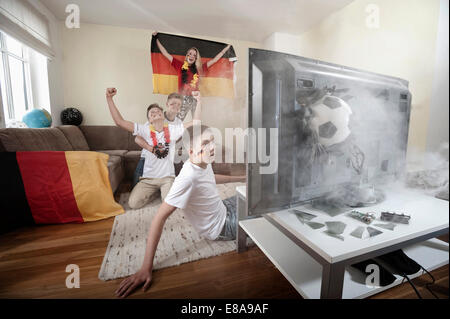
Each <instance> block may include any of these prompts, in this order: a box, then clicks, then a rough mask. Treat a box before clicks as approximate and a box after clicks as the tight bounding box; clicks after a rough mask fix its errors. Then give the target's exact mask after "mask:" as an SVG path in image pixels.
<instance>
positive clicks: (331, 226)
mask: <svg viewBox="0 0 450 319" xmlns="http://www.w3.org/2000/svg"><path fill="white" fill-rule="evenodd" d="M325 224H326V225H327V227H328V230H327V231H328V232H329V233H331V234H335V235H340V234H342V233H343V232H344V229H345V227H346V226H347V225H346V224H345V223H343V222H325Z"/></svg>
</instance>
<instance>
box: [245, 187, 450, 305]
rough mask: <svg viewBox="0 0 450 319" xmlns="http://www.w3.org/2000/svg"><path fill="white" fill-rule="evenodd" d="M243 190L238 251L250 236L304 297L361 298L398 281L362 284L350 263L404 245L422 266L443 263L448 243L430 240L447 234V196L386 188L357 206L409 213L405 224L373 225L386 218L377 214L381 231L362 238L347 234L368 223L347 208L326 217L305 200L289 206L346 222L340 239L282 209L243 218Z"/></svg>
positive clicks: (319, 218) (320, 218)
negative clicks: (381, 197)
mask: <svg viewBox="0 0 450 319" xmlns="http://www.w3.org/2000/svg"><path fill="white" fill-rule="evenodd" d="M245 193H246V189H245V186H242V187H238V188H237V194H238V199H237V201H238V216H239V220H240V222H239V226H240V227H239V233H238V251H242V250H243V249H245V247H244V246H245V239H246V235H248V236H249V237H251V238H252V240H253V241H254V242H255V243H256V244H257V245H258V246H259V248H260V249H261V250H262V251H263V252H264V253H265V254H266V256H267V257H268V258H269V259H270V260H271V261H272V262H273V263H274V264H275V265H276V267H277V268H278V269H279V270H280V271H281V273H282V274H283V275H284V276H285V277H286V278H287V279H288V280H289V281H290V283H291V284H292V285H293V286H294V288H295V289H296V290H297V291H298V292H299V293H300V294H301V295H302V296H303V297H305V298H364V297H367V296H370V295H373V294H376V293H378V292H380V291H382V290H385V289H388V288H390V287H392V286H394V285H397V284H399V283H400V282H401V280H402V278H401V277H398V278H397V280H396V281H395V282H394V283H393V284H392V285H390V286H387V287H369V286H366V284H365V277H364V276H363V275H362V274H359V272H358V271H356V270H354V269H353V268H351V267H349V266H350V265H352V264H355V263H357V262H360V261H364V260H367V259H370V258H374V257H377V256H379V255H383V254H386V253H388V252H391V251H394V250H397V249H403V250H404V251H405V252H406V253H407V254H408V255H409V256H410V257H411V258H413V259H414V260H416V261H417V262H419V263H420V264H421V265H422V266H424V267H425V268H426V269H427V270H433V269H435V268H438V267H441V266H443V265H445V264H448V261H449V252H448V243H445V242H443V241H440V240H438V239H435V237H437V236H440V235H443V234H446V233H448V224H449V223H448V221H449V203H448V201H444V200H440V199H437V198H434V197H431V196H427V195H423V194H422V193H420V192H416V191H405V190H399V189H396V188H389V189H385V193H386V200H385V201H383V202H382V203H381V204H379V205H376V206H372V207H368V208H361V209H358V211H361V212H372V211H374V212H376V215H377V217H378V218H379V216H380V212H381V211H398V212H405V213H406V214H408V215H411V220H410V224H409V225H403V224H397V226H396V228H395V229H394V231H390V230H386V229H383V228H379V227H376V226H374V224H377V223H386V222H383V221H380V220H379V219H377V220H376V221H374V222H372V224H371V225H370V226H371V227H373V228H376V229H377V230H380V231H382V232H383V233H382V234H380V235H377V236H375V237H371V238H370V237H368V233H367V231H365V238H363V239H359V238H355V237H353V236H350V235H349V234H350V233H351V232H352V231H353V230H354V229H355V228H356V227H357V226H364V227H365V226H367V225H366V224H364V223H362V222H360V221H358V220H355V219H353V218H351V217H349V216H347V214H346V213H344V214H340V215H338V216H335V217H331V216H330V215H328V214H326V213H324V212H322V211H319V210H316V209H314V208H312V207H311V206H310V205H304V206H299V207H293V208H295V209H299V210H301V211H304V212H307V213H311V214H314V215H316V216H317V217H316V218H314V219H313V220H312V221H314V222H319V223H323V224H324V223H325V222H326V221H342V222H344V223H345V224H347V226H346V228H345V230H344V233H343V236H344V241H341V240H339V239H337V238H334V237H330V236H328V235H327V234H325V233H324V230H326V227H324V228H322V229H317V230H314V229H312V228H310V227H309V226H307V225H306V224H302V223H301V222H300V221H299V220H298V219H297V217H296V216H295V215H294V214H292V213H290V212H288V210H287V209H286V210H280V211H277V212H272V213H268V214H265V215H264V216H263V217H259V218H253V219H245V218H246V216H245V215H246V212H245ZM349 211H351V209H349ZM420 274H421V273H420V272H419V273H418V274H416V275H415V276H418V275H420ZM415 276H412V277H415Z"/></svg>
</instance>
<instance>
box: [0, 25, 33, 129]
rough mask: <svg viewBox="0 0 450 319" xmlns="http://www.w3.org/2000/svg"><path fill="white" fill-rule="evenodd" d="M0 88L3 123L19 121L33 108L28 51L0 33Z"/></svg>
mask: <svg viewBox="0 0 450 319" xmlns="http://www.w3.org/2000/svg"><path fill="white" fill-rule="evenodd" d="M0 51H1V57H0V58H1V59H0V62H1V63H0V86H1V92H2V104H3V114H4V116H5V122H6V123H8V122H9V121H12V120H18V121H21V120H22V117H23V116H24V115H25V113H26V112H27V111H29V110H31V109H32V108H33V99H32V95H31V80H30V63H29V53H30V49H28V48H27V47H26V46H24V45H23V44H22V43H20V42H19V41H17V40H15V39H14V38H12V37H10V36H8V35H7V34H6V33H3V32H0Z"/></svg>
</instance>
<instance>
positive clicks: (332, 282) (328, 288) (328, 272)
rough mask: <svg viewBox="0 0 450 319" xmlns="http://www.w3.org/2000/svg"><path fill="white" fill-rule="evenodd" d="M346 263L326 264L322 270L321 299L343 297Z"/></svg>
mask: <svg viewBox="0 0 450 319" xmlns="http://www.w3.org/2000/svg"><path fill="white" fill-rule="evenodd" d="M344 273H345V265H344V264H342V263H335V264H326V265H324V266H323V270H322V287H321V290H320V298H321V299H341V298H342V290H343V287H344Z"/></svg>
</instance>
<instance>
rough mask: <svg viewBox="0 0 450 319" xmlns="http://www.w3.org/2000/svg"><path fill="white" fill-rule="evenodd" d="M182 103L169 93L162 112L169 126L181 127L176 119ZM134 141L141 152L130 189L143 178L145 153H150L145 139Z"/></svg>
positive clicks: (181, 100)
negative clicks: (164, 109) (140, 148)
mask: <svg viewBox="0 0 450 319" xmlns="http://www.w3.org/2000/svg"><path fill="white" fill-rule="evenodd" d="M182 103H183V96H182V95H180V94H178V93H171V94H169V95H168V96H167V102H166V111H165V112H164V117H165V119H166V120H167V123H168V124H169V125H174V126H178V127H183V121H182V120H181V119H180V118H179V117H178V114H179V113H180V109H181V105H182ZM144 125H147V126H149V125H150V124H149V123H148V122H147V123H145V124H144ZM189 125H190V123H189ZM134 141H135V142H136V144H137V145H139V146H140V147H142V152H141V158H140V159H139V162H138V164H137V166H136V170H135V172H134V176H133V184H132V188H134V186H136V184H137V183H138V182H139V180H140V178H141V177H142V176H143V173H144V165H145V156H146V154H147V152H149V150H150V151H152V148H151V146H150V145H148V143H147V142H146V141H145V139H144V138H142V137H140V136H139V135H137V136H136V138H135V140H134Z"/></svg>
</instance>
